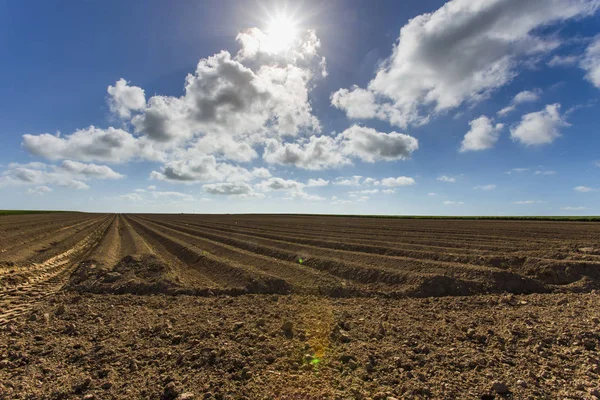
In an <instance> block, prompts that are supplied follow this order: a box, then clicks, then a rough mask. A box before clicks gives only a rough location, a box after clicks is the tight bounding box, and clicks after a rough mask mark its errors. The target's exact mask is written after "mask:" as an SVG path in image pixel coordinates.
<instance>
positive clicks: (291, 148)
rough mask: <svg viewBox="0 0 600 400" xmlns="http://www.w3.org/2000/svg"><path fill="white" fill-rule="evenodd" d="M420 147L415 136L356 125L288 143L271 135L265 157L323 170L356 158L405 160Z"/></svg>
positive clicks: (367, 160)
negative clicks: (338, 131) (333, 134)
mask: <svg viewBox="0 0 600 400" xmlns="http://www.w3.org/2000/svg"><path fill="white" fill-rule="evenodd" d="M418 148H419V142H418V140H417V139H415V138H414V137H412V136H409V135H405V134H403V133H397V132H390V133H384V132H378V131H376V130H375V129H371V128H365V127H361V126H358V125H353V126H351V127H350V128H348V129H346V130H345V131H344V132H342V133H340V134H338V135H336V136H335V137H331V136H319V137H317V136H311V137H310V138H308V139H305V140H301V141H299V142H296V143H285V144H283V143H281V142H279V141H277V140H276V139H269V140H268V141H267V145H266V147H265V152H264V154H263V159H264V160H265V161H266V162H268V163H271V164H280V165H295V166H297V167H299V168H304V169H309V170H320V169H326V168H333V167H339V166H342V165H346V164H351V159H353V158H357V159H360V160H362V161H366V162H371V163H372V162H375V161H393V160H405V159H408V158H410V155H411V153H412V152H413V151H415V150H417V149H418Z"/></svg>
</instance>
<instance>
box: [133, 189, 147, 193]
mask: <svg viewBox="0 0 600 400" xmlns="http://www.w3.org/2000/svg"><path fill="white" fill-rule="evenodd" d="M134 192H136V193H146V189H135V190H134Z"/></svg>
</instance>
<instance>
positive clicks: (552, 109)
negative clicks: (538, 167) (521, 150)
mask: <svg viewBox="0 0 600 400" xmlns="http://www.w3.org/2000/svg"><path fill="white" fill-rule="evenodd" d="M559 110H560V104H558V103H555V104H550V105H547V106H546V108H545V109H544V110H542V111H537V112H532V113H529V114H525V115H523V117H521V121H520V122H519V123H518V124H517V125H516V126H515V127H513V128H511V129H510V137H511V138H512V139H513V140H515V141H519V142H521V143H522V144H524V145H526V146H537V145H542V144H549V143H552V142H553V141H554V140H555V139H556V138H558V137H559V136H560V132H559V129H560V127H562V126H566V125H567V123H566V121H565V120H564V119H563V117H562V116H561V115H560V112H559Z"/></svg>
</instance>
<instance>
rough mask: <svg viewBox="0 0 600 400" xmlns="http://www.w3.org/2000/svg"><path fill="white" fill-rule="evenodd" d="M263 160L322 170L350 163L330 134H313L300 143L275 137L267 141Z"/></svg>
mask: <svg viewBox="0 0 600 400" xmlns="http://www.w3.org/2000/svg"><path fill="white" fill-rule="evenodd" d="M263 160H265V161H266V162H268V163H270V164H279V165H295V166H296V167H298V168H303V169H308V170H321V169H326V168H332V167H338V166H341V165H345V164H349V163H350V160H348V159H347V158H346V157H344V155H343V154H341V152H340V148H339V141H337V140H336V139H334V138H332V137H329V136H319V137H317V136H311V137H310V138H308V139H306V140H302V141H299V142H298V143H285V144H282V143H281V142H279V141H277V140H275V139H269V140H267V142H266V146H265V151H264V154H263Z"/></svg>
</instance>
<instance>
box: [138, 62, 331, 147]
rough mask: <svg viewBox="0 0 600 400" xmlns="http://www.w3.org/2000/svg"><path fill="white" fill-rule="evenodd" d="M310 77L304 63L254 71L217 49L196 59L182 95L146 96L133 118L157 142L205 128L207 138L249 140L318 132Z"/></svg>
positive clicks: (139, 129)
mask: <svg viewBox="0 0 600 400" xmlns="http://www.w3.org/2000/svg"><path fill="white" fill-rule="evenodd" d="M312 77H313V75H312V73H311V71H310V70H309V69H305V68H301V67H298V66H296V65H294V64H284V65H278V64H268V65H262V66H260V68H259V69H258V70H257V71H253V70H252V69H250V68H248V67H246V66H244V65H243V64H242V63H241V62H240V61H239V60H238V59H236V58H234V57H232V56H231V54H230V53H229V52H227V51H222V52H220V53H218V54H215V55H214V56H211V57H208V58H205V59H202V60H200V62H199V63H198V66H197V68H196V72H195V74H193V75H192V74H190V75H188V76H187V78H186V84H185V94H184V96H182V97H169V96H154V97H152V98H150V99H149V100H148V106H147V107H146V109H145V110H143V112H142V113H141V114H140V115H138V116H136V117H134V118H133V120H132V123H133V125H134V126H135V127H136V131H137V132H139V133H144V134H146V135H148V136H149V137H150V138H151V139H153V140H155V141H158V142H169V141H176V140H186V139H189V138H191V137H194V136H197V135H201V134H206V135H208V136H210V137H211V139H210V140H209V141H208V142H210V141H212V140H213V139H215V140H218V138H219V136H223V135H227V136H229V137H231V138H234V139H240V138H243V139H244V140H245V142H246V143H249V144H254V143H256V142H258V141H260V140H261V139H264V137H265V136H269V135H273V136H296V135H297V134H298V133H299V131H300V130H301V129H308V130H313V131H317V132H318V131H320V125H319V122H318V120H317V118H316V117H314V116H313V115H312V107H311V105H310V103H309V100H308V93H309V90H310V87H309V82H310V81H311V79H312ZM234 143H235V142H233V141H229V143H228V144H229V145H232V144H234ZM224 152H225V153H227V152H226V151H224ZM231 153H232V154H235V152H231Z"/></svg>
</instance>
